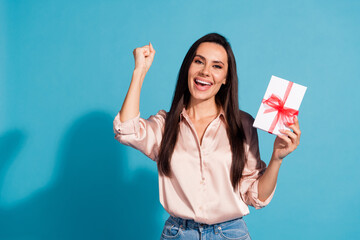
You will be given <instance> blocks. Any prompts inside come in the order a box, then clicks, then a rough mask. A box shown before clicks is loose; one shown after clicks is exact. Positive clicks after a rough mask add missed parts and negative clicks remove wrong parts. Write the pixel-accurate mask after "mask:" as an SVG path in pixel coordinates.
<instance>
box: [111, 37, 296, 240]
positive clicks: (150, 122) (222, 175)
mask: <svg viewBox="0 0 360 240" xmlns="http://www.w3.org/2000/svg"><path fill="white" fill-rule="evenodd" d="M133 53H134V58H135V69H134V73H133V77H132V80H131V84H130V87H129V90H128V93H127V95H126V97H125V100H124V103H123V105H122V108H121V110H120V112H119V113H118V115H117V116H116V117H115V120H114V131H115V138H116V139H117V140H118V141H119V142H121V143H123V144H126V145H129V146H132V147H134V148H136V149H138V150H140V151H141V152H143V153H144V154H145V155H146V156H148V157H149V158H151V159H152V160H154V161H155V162H156V163H157V167H158V173H159V194H160V202H161V204H162V205H163V207H164V209H165V210H166V211H167V212H168V213H169V214H170V217H169V219H168V220H167V221H166V222H165V226H164V229H163V232H162V235H161V239H250V235H249V232H248V229H247V227H246V224H245V222H244V220H243V216H245V215H247V214H249V208H248V205H251V206H253V207H255V208H257V209H258V208H262V207H264V206H266V205H267V204H268V203H269V202H270V200H271V198H272V196H273V194H274V191H275V187H276V181H277V176H278V172H279V168H280V165H281V163H282V160H283V158H284V157H285V156H287V155H288V154H289V153H291V152H292V151H293V150H294V149H296V147H297V146H298V144H299V141H300V135H301V132H300V128H299V123H298V120H297V119H295V124H293V125H291V126H289V127H290V128H291V129H292V131H281V133H283V135H279V136H277V137H276V139H275V142H274V148H273V154H272V157H271V159H270V162H269V166H268V167H267V168H266V165H265V163H264V162H263V161H262V160H261V159H260V154H259V146H258V137H257V131H256V129H254V128H253V127H252V123H253V120H254V119H253V118H252V117H251V116H250V115H249V114H247V113H245V112H244V111H241V110H239V105H238V78H237V72H236V62H235V57H234V54H233V52H232V49H231V47H230V44H229V43H228V41H227V40H226V39H225V38H224V37H223V36H221V35H219V34H216V33H211V34H207V35H205V36H204V37H202V38H200V39H199V40H197V41H196V42H195V43H194V44H193V45H192V46H191V47H190V49H189V51H188V52H187V54H186V56H185V58H184V61H183V63H182V65H181V68H180V71H179V76H178V80H177V84H176V88H175V93H174V97H173V101H172V104H171V108H170V111H169V112H165V111H164V110H160V111H159V112H158V113H157V114H155V115H153V116H150V117H149V118H148V119H143V118H140V112H139V102H140V91H141V86H142V83H143V80H144V78H145V75H146V73H147V71H148V70H149V68H150V66H151V64H152V62H153V59H154V55H155V50H154V48H153V47H152V45H151V44H149V45H146V46H144V47H141V48H136V49H135V50H134V52H133Z"/></svg>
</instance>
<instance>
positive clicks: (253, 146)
mask: <svg viewBox="0 0 360 240" xmlns="http://www.w3.org/2000/svg"><path fill="white" fill-rule="evenodd" d="M253 121H254V119H253V118H252V117H251V116H250V115H248V116H247V121H246V123H245V124H244V130H245V132H246V131H247V132H246V138H247V139H246V157H247V163H246V165H245V167H244V170H243V175H242V179H241V181H240V185H239V188H240V190H239V191H240V194H241V198H242V199H243V201H244V202H245V203H246V204H247V205H250V206H253V207H254V208H256V209H259V208H263V207H265V206H266V205H268V204H269V203H270V201H271V199H272V197H273V195H274V193H275V188H276V187H275V188H274V190H273V192H272V193H271V195H270V196H269V197H268V198H267V199H266V200H265V201H261V200H260V199H259V198H258V195H259V194H258V193H259V191H258V184H259V177H260V176H261V175H262V174H263V173H264V172H265V170H266V164H265V162H263V161H262V160H261V159H260V152H259V141H258V135H257V129H256V128H254V127H252V123H253Z"/></svg>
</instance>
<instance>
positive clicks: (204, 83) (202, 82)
mask: <svg viewBox="0 0 360 240" xmlns="http://www.w3.org/2000/svg"><path fill="white" fill-rule="evenodd" d="M195 82H196V83H200V84H202V85H208V86H211V83H209V82H205V81H201V80H198V79H195Z"/></svg>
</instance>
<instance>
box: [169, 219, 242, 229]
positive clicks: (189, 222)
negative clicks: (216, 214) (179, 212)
mask: <svg viewBox="0 0 360 240" xmlns="http://www.w3.org/2000/svg"><path fill="white" fill-rule="evenodd" d="M169 219H170V220H172V221H174V222H176V223H178V224H179V225H182V226H183V227H184V228H187V227H189V228H193V229H197V228H202V229H206V228H214V229H217V228H218V227H222V226H224V225H226V224H229V223H232V222H234V221H238V220H240V219H242V217H240V218H236V219H232V220H229V221H226V222H221V223H216V224H206V223H199V222H195V221H194V220H190V219H183V218H180V217H174V216H170V217H169Z"/></svg>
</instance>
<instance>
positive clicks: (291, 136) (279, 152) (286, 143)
mask: <svg viewBox="0 0 360 240" xmlns="http://www.w3.org/2000/svg"><path fill="white" fill-rule="evenodd" d="M287 127H288V128H290V129H292V130H293V132H292V131H289V130H280V132H281V133H283V134H285V135H278V136H277V137H276V139H275V142H274V151H273V155H272V158H274V159H280V160H282V159H283V158H284V157H286V156H287V155H288V154H289V153H291V152H292V151H294V150H295V149H296V148H297V146H298V145H299V143H300V135H301V131H300V127H299V120H298V118H297V116H295V119H294V124H292V125H290V126H287Z"/></svg>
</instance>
